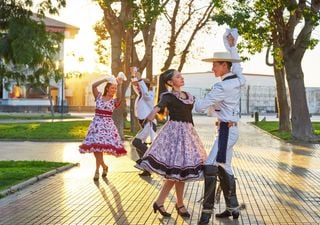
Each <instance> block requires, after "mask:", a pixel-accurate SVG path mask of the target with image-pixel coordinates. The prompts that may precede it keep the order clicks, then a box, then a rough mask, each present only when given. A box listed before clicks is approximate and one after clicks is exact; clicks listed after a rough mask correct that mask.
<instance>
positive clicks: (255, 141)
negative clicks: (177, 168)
mask: <svg viewBox="0 0 320 225" xmlns="http://www.w3.org/2000/svg"><path fill="white" fill-rule="evenodd" d="M247 120H250V118H243V122H242V123H241V124H240V126H239V127H240V139H239V142H238V144H237V145H236V147H235V153H234V162H233V163H234V172H235V175H236V177H237V193H238V198H239V202H242V203H245V204H246V209H244V210H242V211H241V216H240V217H239V219H238V220H232V219H220V220H217V219H213V220H212V222H211V224H224V225H227V224H246V225H247V224H267V225H269V224H283V225H285V224H305V225H307V224H308V225H313V224H320V189H319V187H320V146H319V145H316V144H315V145H310V146H296V145H291V144H287V143H284V142H281V141H279V140H277V139H274V138H272V137H270V136H269V135H267V134H266V133H264V132H261V131H260V130H258V129H256V128H254V127H252V126H250V125H248V124H246V123H245V121H247ZM195 124H196V129H197V130H198V133H199V135H200V136H201V138H202V140H203V142H204V144H205V147H206V149H207V150H208V151H209V150H210V148H211V144H212V140H213V138H214V135H215V131H214V128H213V126H212V124H213V118H208V117H204V116H195ZM0 145H1V148H0V160H4V159H15V160H17V159H40V160H51V161H69V162H80V166H79V167H77V168H73V169H71V170H68V171H66V172H63V173H61V174H58V175H56V176H53V177H50V178H48V179H45V180H43V181H40V182H38V183H36V184H34V185H32V186H30V187H28V188H26V189H24V190H22V191H19V192H18V193H15V194H13V195H10V196H7V197H6V198H3V199H0V224H4V225H7V224H14V225H16V224H19V225H20V224H123V225H126V224H146V225H149V224H151V225H152V224H192V225H193V224H197V221H198V219H199V214H200V210H201V208H200V203H198V200H199V199H200V198H201V196H202V188H203V183H202V182H190V183H187V184H186V191H185V204H186V207H187V208H188V210H189V212H190V213H191V214H192V216H191V218H190V219H186V220H184V219H182V218H181V217H180V216H178V214H177V212H176V210H175V209H174V204H175V197H174V192H173V191H172V192H171V194H170V196H169V198H168V199H167V201H166V202H165V207H166V209H167V211H168V212H170V213H172V217H171V218H170V219H163V218H162V217H161V215H159V214H158V213H157V214H154V213H153V211H152V203H153V201H154V200H155V198H156V197H157V194H158V192H159V189H160V187H161V184H162V180H161V178H160V177H158V176H156V175H153V176H152V177H151V178H146V179H141V178H140V177H139V176H138V173H139V171H138V170H136V169H135V168H134V167H133V165H134V160H135V159H136V157H137V156H136V153H135V152H134V151H131V150H130V145H129V143H126V147H127V149H129V154H128V156H127V157H121V158H114V157H110V156H107V157H105V159H106V161H107V163H108V164H109V168H110V172H109V174H108V179H105V180H103V179H100V181H99V182H97V183H94V182H93V180H92V176H93V172H94V158H93V156H92V155H90V154H85V155H81V154H78V152H77V146H78V145H79V143H77V142H74V143H50V142H47V143H43V142H1V143H0ZM16 149H17V150H16ZM224 207H225V206H224V200H223V199H222V198H221V203H220V204H217V205H216V210H215V212H220V211H222V210H224Z"/></svg>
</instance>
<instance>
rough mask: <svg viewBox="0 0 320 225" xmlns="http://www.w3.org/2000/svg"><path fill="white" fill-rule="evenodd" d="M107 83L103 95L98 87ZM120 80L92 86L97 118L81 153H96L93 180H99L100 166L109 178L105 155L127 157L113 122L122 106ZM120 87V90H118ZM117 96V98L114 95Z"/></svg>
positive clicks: (114, 79)
mask: <svg viewBox="0 0 320 225" xmlns="http://www.w3.org/2000/svg"><path fill="white" fill-rule="evenodd" d="M105 82H107V84H106V86H105V88H104V92H103V94H101V92H99V91H98V88H97V87H98V86H99V85H101V84H102V83H105ZM121 84H122V79H120V78H117V79H116V78H114V77H110V78H106V79H102V80H100V81H97V82H95V83H94V84H92V93H93V95H94V97H95V101H96V109H95V116H94V118H93V121H92V122H91V124H90V126H89V130H88V133H87V135H86V137H85V139H84V141H83V142H82V145H80V147H79V151H80V153H91V152H93V153H94V156H95V158H96V171H95V174H94V177H93V179H94V180H95V181H97V180H98V179H99V169H100V166H101V167H102V169H103V172H102V177H106V176H107V172H108V166H107V165H106V164H105V162H104V160H103V153H106V154H110V155H114V156H116V157H118V156H122V155H125V154H126V153H127V151H126V150H125V149H124V147H123V143H122V140H121V137H120V135H119V133H118V130H117V127H116V126H115V124H114V122H113V120H112V112H113V110H114V109H115V108H117V107H119V106H120V100H121ZM117 86H118V88H117ZM115 94H116V98H114V95H115Z"/></svg>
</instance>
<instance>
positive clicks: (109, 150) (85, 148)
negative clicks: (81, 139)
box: [79, 144, 127, 157]
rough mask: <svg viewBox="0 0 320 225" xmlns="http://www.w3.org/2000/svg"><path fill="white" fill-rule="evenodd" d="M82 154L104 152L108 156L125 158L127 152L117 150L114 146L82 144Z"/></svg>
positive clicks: (80, 149)
mask: <svg viewBox="0 0 320 225" xmlns="http://www.w3.org/2000/svg"><path fill="white" fill-rule="evenodd" d="M79 151H80V153H92V152H103V153H105V154H108V155H113V156H116V157H119V156H124V155H126V154H127V151H126V150H125V149H124V148H116V147H114V146H112V145H106V144H89V145H86V144H82V145H80V146H79Z"/></svg>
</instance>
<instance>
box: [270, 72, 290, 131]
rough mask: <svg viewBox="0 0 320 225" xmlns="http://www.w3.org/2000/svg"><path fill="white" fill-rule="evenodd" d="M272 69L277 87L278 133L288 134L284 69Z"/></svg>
mask: <svg viewBox="0 0 320 225" xmlns="http://www.w3.org/2000/svg"><path fill="white" fill-rule="evenodd" d="M273 69H274V75H275V79H276V86H277V102H276V104H277V108H278V116H279V131H281V132H290V130H291V129H290V109H289V103H288V99H287V91H286V84H285V72H284V68H282V69H277V68H276V67H275V66H273Z"/></svg>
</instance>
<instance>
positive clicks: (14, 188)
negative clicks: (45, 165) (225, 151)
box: [0, 163, 80, 198]
mask: <svg viewBox="0 0 320 225" xmlns="http://www.w3.org/2000/svg"><path fill="white" fill-rule="evenodd" d="M79 165H80V164H79V163H70V164H68V165H65V166H62V167H59V168H56V169H54V170H51V171H48V172H46V173H43V174H40V175H38V176H35V177H32V178H30V179H29V180H26V181H23V182H21V183H19V184H16V185H14V186H12V187H10V188H8V189H6V190H4V191H1V192H0V198H1V197H5V196H8V195H10V194H13V193H15V192H17V191H20V190H22V189H23V188H25V187H27V186H29V185H32V184H34V183H36V182H38V181H40V180H43V179H45V178H48V177H50V176H53V175H55V174H57V173H61V172H63V171H65V170H68V169H71V168H72V167H75V166H79Z"/></svg>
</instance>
